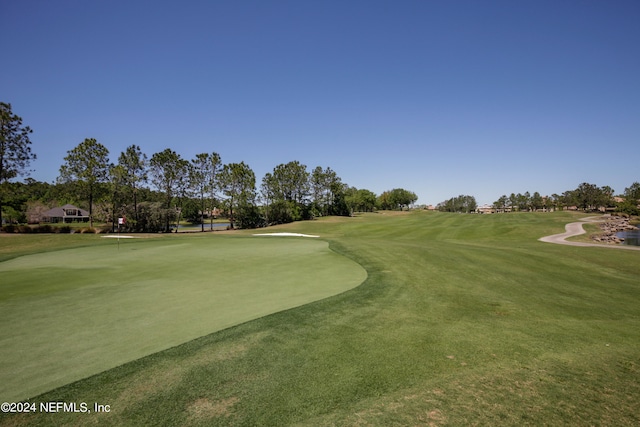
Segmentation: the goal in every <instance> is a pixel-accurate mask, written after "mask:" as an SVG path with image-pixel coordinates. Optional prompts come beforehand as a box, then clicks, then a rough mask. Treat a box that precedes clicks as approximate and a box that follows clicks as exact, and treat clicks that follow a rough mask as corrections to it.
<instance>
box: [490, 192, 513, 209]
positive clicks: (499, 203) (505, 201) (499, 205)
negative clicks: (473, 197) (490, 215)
mask: <svg viewBox="0 0 640 427" xmlns="http://www.w3.org/2000/svg"><path fill="white" fill-rule="evenodd" d="M508 205H509V198H508V197H507V195H506V194H503V195H502V196H500V198H499V199H498V200H496V201H495V202H493V207H494V208H495V210H496V212H499V211H502V213H504V212H506V211H507V206H508Z"/></svg>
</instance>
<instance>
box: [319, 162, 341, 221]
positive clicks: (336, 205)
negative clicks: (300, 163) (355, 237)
mask: <svg viewBox="0 0 640 427" xmlns="http://www.w3.org/2000/svg"><path fill="white" fill-rule="evenodd" d="M310 186H311V195H312V198H313V201H312V204H313V211H315V213H316V214H317V215H349V209H348V207H347V206H346V203H345V202H344V192H345V189H346V185H345V184H343V183H342V180H341V179H340V177H339V176H338V174H337V173H336V172H335V171H334V170H332V169H331V168H329V167H327V168H325V169H322V167H320V166H317V167H316V168H315V169H314V170H313V171H312V173H311V178H310Z"/></svg>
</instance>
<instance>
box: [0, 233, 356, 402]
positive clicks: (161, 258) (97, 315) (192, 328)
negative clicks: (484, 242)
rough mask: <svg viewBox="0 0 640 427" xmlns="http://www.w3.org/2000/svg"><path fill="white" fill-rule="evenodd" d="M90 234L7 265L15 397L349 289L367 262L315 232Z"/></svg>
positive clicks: (8, 392)
mask: <svg viewBox="0 0 640 427" xmlns="http://www.w3.org/2000/svg"><path fill="white" fill-rule="evenodd" d="M20 237H21V236H17V237H16V236H11V237H10V238H11V239H13V241H16V240H17V239H19V238H20ZM25 237H32V236H25ZM50 237H57V238H58V239H57V241H58V242H60V241H64V240H65V238H69V237H71V236H50ZM68 240H69V242H68V243H72V241H73V239H68ZM83 240H84V242H85V244H91V243H94V246H88V247H81V248H73V249H64V250H56V251H51V252H45V253H36V254H33V255H25V256H22V257H18V258H14V259H10V260H7V261H4V262H2V263H0V275H1V277H2V284H1V285H0V313H2V323H3V328H2V329H1V330H0V342H1V343H2V345H1V346H0V360H2V368H1V370H0V396H2V398H4V399H5V400H15V399H19V398H26V397H29V396H33V395H35V394H38V393H42V392H44V391H48V390H50V389H52V388H55V387H59V386H61V385H64V384H67V383H69V382H71V381H74V380H78V379H81V378H84V377H87V376H89V375H92V374H95V373H98V372H101V371H104V370H106V369H109V368H113V367H115V366H118V365H120V364H122V363H125V362H129V361H131V360H135V359H138V358H140V357H142V356H145V355H148V354H151V353H154V352H157V351H160V350H164V349H166V348H169V347H172V346H175V345H178V344H182V343H184V342H186V341H189V340H191V339H194V338H197V337H200V336H202V335H207V334H209V333H211V332H215V331H218V330H221V329H224V328H227V327H229V326H233V325H237V324H239V323H242V322H245V321H248V320H251V319H255V318H257V317H261V316H264V315H266V314H271V313H273V312H276V311H279V310H284V309H288V308H291V307H295V306H298V305H301V304H305V303H308V302H310V301H314V300H317V299H320V298H324V297H327V296H330V295H334V294H336V293H339V292H343V291H345V290H347V289H350V288H352V287H354V286H357V285H358V284H360V283H361V282H362V281H363V280H364V279H365V278H366V273H365V271H364V270H363V269H362V268H361V267H360V266H359V265H358V264H356V263H355V262H353V261H351V260H349V259H347V258H345V257H342V256H340V255H338V254H336V253H334V252H332V251H330V250H329V249H328V245H327V243H326V242H323V241H319V240H317V239H316V240H314V239H302V238H293V239H292V238H289V239H284V238H258V237H234V238H229V237H228V236H222V235H212V234H210V233H207V234H206V235H202V236H198V235H194V236H184V235H181V236H165V237H164V238H151V239H127V240H125V239H121V242H120V244H119V246H118V244H117V241H116V240H114V239H108V240H109V242H108V244H105V243H104V240H107V239H102V238H101V237H100V236H85V237H84V239H83ZM101 240H102V241H101ZM23 244H25V243H24V242H23ZM59 244H61V243H59ZM95 245H97V246H95Z"/></svg>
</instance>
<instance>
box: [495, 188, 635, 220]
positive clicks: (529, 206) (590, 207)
mask: <svg viewBox="0 0 640 427" xmlns="http://www.w3.org/2000/svg"><path fill="white" fill-rule="evenodd" d="M639 202H640V183H638V182H634V183H633V184H631V185H630V186H629V187H627V188H625V190H624V192H623V193H622V194H621V195H619V196H617V197H616V196H615V192H614V190H613V188H611V187H609V186H602V187H598V186H597V185H595V184H590V183H587V182H583V183H582V184H580V185H579V186H578V187H577V188H576V189H574V190H567V191H565V192H563V193H562V194H552V195H550V196H541V195H540V193H538V192H535V193H533V194H530V193H529V192H528V191H527V192H525V193H524V194H521V193H518V194H514V193H511V195H510V196H507V195H502V196H501V197H500V198H499V199H498V200H496V201H495V202H493V207H494V208H495V209H496V211H502V212H506V211H538V210H546V211H551V210H561V209H567V208H570V207H572V208H575V209H580V210H583V211H595V210H602V209H605V210H614V211H617V212H621V213H626V214H629V215H638V214H640V212H639V210H638V203H639Z"/></svg>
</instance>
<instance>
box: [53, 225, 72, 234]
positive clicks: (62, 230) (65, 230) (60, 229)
mask: <svg viewBox="0 0 640 427" xmlns="http://www.w3.org/2000/svg"><path fill="white" fill-rule="evenodd" d="M56 231H57V232H58V233H61V234H69V233H71V227H69V226H68V225H63V226H62V227H58V228H57V229H56Z"/></svg>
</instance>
